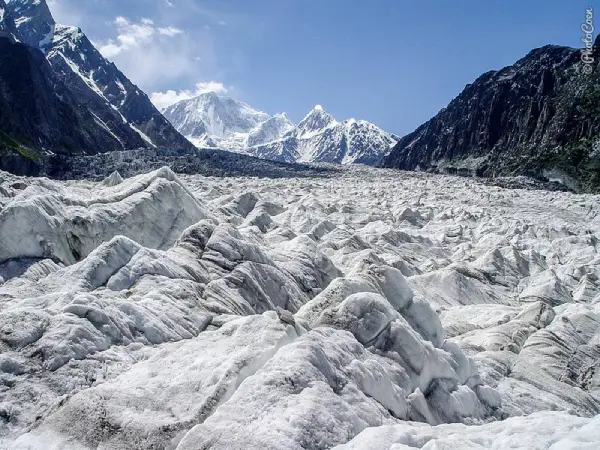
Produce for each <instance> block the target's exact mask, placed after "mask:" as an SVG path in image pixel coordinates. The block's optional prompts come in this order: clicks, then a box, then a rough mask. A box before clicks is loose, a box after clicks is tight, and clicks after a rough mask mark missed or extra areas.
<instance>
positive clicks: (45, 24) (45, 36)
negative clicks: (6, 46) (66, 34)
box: [6, 0, 55, 48]
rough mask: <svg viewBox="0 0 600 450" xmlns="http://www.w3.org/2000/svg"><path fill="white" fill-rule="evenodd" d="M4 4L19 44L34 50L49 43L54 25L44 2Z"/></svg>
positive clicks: (20, 0)
mask: <svg viewBox="0 0 600 450" xmlns="http://www.w3.org/2000/svg"><path fill="white" fill-rule="evenodd" d="M6 3H7V6H8V9H9V11H10V14H11V16H12V18H13V20H14V21H15V23H16V25H17V30H18V38H19V40H20V41H21V42H23V43H24V44H26V45H29V46H30V47H34V48H38V47H43V46H45V45H48V44H49V43H50V40H51V39H52V36H53V34H54V26H55V23H54V19H53V18H52V14H51V13H50V9H49V8H48V5H47V4H46V2H45V0H8V1H7V2H6Z"/></svg>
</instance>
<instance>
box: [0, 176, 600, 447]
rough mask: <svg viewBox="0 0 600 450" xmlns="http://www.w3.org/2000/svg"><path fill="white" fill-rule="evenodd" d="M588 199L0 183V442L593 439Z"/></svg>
mask: <svg viewBox="0 0 600 450" xmlns="http://www.w3.org/2000/svg"><path fill="white" fill-rule="evenodd" d="M598 200H599V197H597V196H591V195H573V194H569V193H556V192H552V193H550V192H545V191H527V190H505V189H502V188H499V187H493V186H485V185H481V184H478V183H477V182H476V181H474V180H472V179H465V178H451V177H445V176H431V175H426V174H417V173H408V174H405V173H399V172H396V171H388V170H378V169H368V168H357V167H346V168H344V169H341V172H338V173H337V174H336V177H335V178H333V177H327V176H320V177H313V178H310V177H305V178H287V179H277V180H274V179H268V178H253V177H252V178H251V177H248V178H212V177H202V176H197V175H181V176H177V175H175V174H174V173H173V172H171V171H170V170H169V169H166V168H164V169H160V170H158V171H155V172H152V173H148V174H145V175H140V176H138V177H135V178H130V179H125V180H123V179H122V178H121V177H120V176H119V175H118V174H114V175H112V176H111V177H109V178H107V179H106V180H104V181H103V182H99V183H95V182H89V181H69V182H55V181H49V180H47V179H34V178H19V177H15V176H12V175H8V174H5V173H0V236H1V239H0V448H9V449H44V450H46V449H116V448H128V449H129V448H131V449H138V448H139V449H147V448H157V449H178V450H188V449H189V450H192V449H194V450H196V449H209V448H210V449H254V448H260V449H284V448H285V449H325V448H332V447H335V446H338V445H339V446H342V447H341V448H353V449H392V448H394V449H401V448H402V449H403V448H427V449H437V448H453V449H463V448H498V449H500V448H502V449H505V448H550V447H551V446H552V445H553V444H556V445H555V447H552V448H572V449H575V448H577V449H580V448H598V447H599V446H600V437H599V436H598V434H597V432H596V433H594V432H593V430H597V428H598V426H599V425H600V424H599V423H598V419H597V418H594V416H596V415H597V414H598V413H599V412H600V370H598V366H599V358H600V281H599V280H598V277H599V276H600V256H599V254H598V250H599V248H600V247H599V241H598V239H599V238H600V231H599V230H600V217H599V216H598V213H599V212H600V203H599V202H598ZM523 415H525V416H527V417H526V418H522V417H518V416H523ZM448 423H451V425H447V424H448ZM494 446H495V447H494Z"/></svg>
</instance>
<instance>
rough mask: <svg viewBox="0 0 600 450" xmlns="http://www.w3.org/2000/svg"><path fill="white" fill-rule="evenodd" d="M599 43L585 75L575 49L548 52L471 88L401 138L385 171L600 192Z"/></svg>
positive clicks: (547, 49)
mask: <svg viewBox="0 0 600 450" xmlns="http://www.w3.org/2000/svg"><path fill="white" fill-rule="evenodd" d="M599 43H600V41H598V40H597V41H596V45H595V47H594V60H595V66H594V70H593V72H592V73H591V74H586V73H583V70H582V65H583V64H582V62H581V53H580V51H579V50H577V49H573V48H567V47H559V46H554V45H548V46H545V47H542V48H539V49H536V50H533V51H532V52H530V53H529V54H528V55H527V56H525V57H524V58H522V59H521V60H519V61H517V62H516V63H515V64H514V65H512V66H509V67H506V68H504V69H502V70H499V71H491V72H488V73H485V74H484V75H482V76H481V77H479V78H478V79H477V80H476V81H475V82H473V83H472V84H470V85H468V86H467V87H466V88H465V89H464V90H463V92H461V93H460V95H459V96H458V97H456V98H455V99H454V100H453V101H452V102H451V103H450V104H449V105H448V106H447V107H446V108H444V109H443V110H441V111H440V112H439V113H438V114H437V115H436V116H435V117H434V118H432V119H431V120H430V121H428V122H427V123H425V124H423V125H422V126H420V127H419V128H418V129H417V130H415V131H414V132H413V133H411V134H409V135H407V136H405V137H403V138H402V139H401V140H400V141H399V142H398V144H397V145H396V146H395V148H394V150H393V151H392V152H391V153H390V155H389V156H388V157H387V158H385V160H384V161H383V165H384V166H385V167H393V168H399V169H407V170H430V171H446V172H451V173H454V172H459V173H464V174H477V175H481V176H499V175H520V174H528V175H535V176H538V177H545V178H549V179H557V180H561V181H562V182H563V183H565V184H567V185H569V186H572V187H575V188H582V189H587V190H597V189H599V188H600V152H599V151H598V148H599V143H600V109H599V106H598V105H600V88H599V86H600V71H599V70H598V69H597V66H598V64H599V63H600V45H599Z"/></svg>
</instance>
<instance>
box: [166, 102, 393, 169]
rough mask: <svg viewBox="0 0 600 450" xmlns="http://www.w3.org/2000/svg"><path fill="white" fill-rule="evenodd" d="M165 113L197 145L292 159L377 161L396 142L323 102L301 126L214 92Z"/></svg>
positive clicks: (295, 160) (370, 162) (369, 125)
mask: <svg viewBox="0 0 600 450" xmlns="http://www.w3.org/2000/svg"><path fill="white" fill-rule="evenodd" d="M163 113H164V114H165V117H167V119H169V121H170V122H171V123H172V124H173V125H174V126H175V128H177V130H178V131H179V132H180V133H182V134H183V135H185V136H186V137H187V138H188V139H189V140H190V141H191V142H193V143H194V144H195V145H196V146H198V147H201V148H206V147H208V148H220V149H223V150H228V151H236V152H241V153H246V154H248V155H252V156H257V157H259V158H263V159H269V160H274V161H282V162H288V163H294V162H323V163H336V164H350V163H364V164H374V163H376V162H377V161H379V160H380V159H381V158H382V156H384V155H386V154H387V153H388V152H389V150H390V148H391V146H392V145H393V144H394V143H395V142H396V141H395V139H394V137H393V136H391V135H390V134H388V133H386V132H384V131H383V130H381V129H380V128H378V127H376V126H375V125H373V124H371V123H369V122H366V121H363V120H354V119H350V120H347V121H345V122H338V121H336V120H335V119H334V118H333V117H332V116H331V115H330V114H328V113H327V112H326V111H325V110H324V109H323V108H322V107H321V106H317V107H315V108H314V109H313V110H312V111H311V112H310V113H309V114H308V115H307V116H306V117H305V118H304V119H303V120H302V121H301V122H300V124H298V126H297V127H296V126H294V124H293V123H291V122H290V121H289V119H288V118H287V117H286V116H285V114H276V115H275V116H269V115H268V114H266V113H264V112H262V111H258V110H255V109H253V108H251V107H250V106H248V105H247V104H246V103H243V102H239V101H236V100H233V99H231V98H228V97H223V96H219V95H217V94H215V93H212V92H211V93H206V94H202V95H200V96H198V97H196V98H193V99H190V100H183V101H180V102H178V103H176V104H175V105H172V106H170V107H168V108H166V109H165V110H164V111H163Z"/></svg>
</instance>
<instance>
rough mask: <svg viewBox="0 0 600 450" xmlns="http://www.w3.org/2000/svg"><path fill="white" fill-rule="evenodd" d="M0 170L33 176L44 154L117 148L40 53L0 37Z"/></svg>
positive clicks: (116, 143) (106, 131)
mask: <svg viewBox="0 0 600 450" xmlns="http://www.w3.org/2000/svg"><path fill="white" fill-rule="evenodd" d="M0 54H1V55H2V58H0V155H1V157H0V169H2V170H8V171H11V172H14V173H36V172H37V170H39V166H38V159H39V158H40V156H41V152H42V151H43V150H52V151H53V152H57V153H86V152H96V151H98V149H103V150H116V149H118V148H119V147H120V144H119V141H118V140H117V139H116V138H115V137H114V136H113V135H112V134H111V133H110V132H109V131H108V130H105V129H104V128H103V127H101V126H100V125H99V124H98V123H97V122H96V120H95V117H94V116H93V115H92V114H91V113H90V112H89V111H88V110H87V109H86V108H85V107H83V106H82V105H81V104H79V103H78V101H77V99H76V98H75V96H74V95H73V94H72V93H71V92H70V91H69V90H68V89H67V88H66V87H65V86H64V85H63V84H62V83H61V82H60V81H59V80H58V79H57V78H56V76H55V75H54V72H53V70H52V68H51V67H50V65H49V64H48V62H47V61H46V60H45V58H44V55H43V54H42V53H41V52H39V51H38V50H34V49H31V48H30V47H28V46H26V45H23V44H21V43H19V42H14V40H13V39H11V38H9V37H0Z"/></svg>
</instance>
